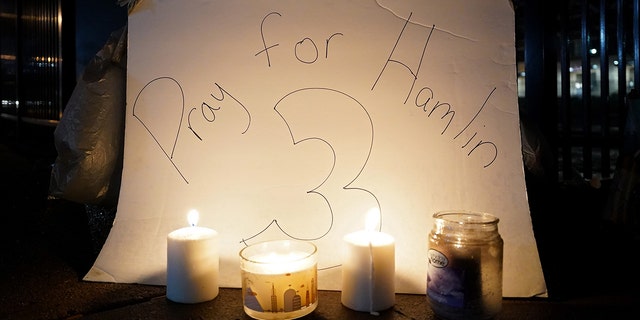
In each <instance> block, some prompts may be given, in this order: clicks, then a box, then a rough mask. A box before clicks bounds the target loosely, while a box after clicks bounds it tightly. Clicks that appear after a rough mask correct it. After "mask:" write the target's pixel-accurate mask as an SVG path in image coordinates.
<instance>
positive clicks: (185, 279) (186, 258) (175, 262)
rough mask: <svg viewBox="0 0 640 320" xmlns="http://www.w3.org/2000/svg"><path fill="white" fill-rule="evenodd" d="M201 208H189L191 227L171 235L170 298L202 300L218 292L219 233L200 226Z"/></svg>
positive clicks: (168, 264)
mask: <svg viewBox="0 0 640 320" xmlns="http://www.w3.org/2000/svg"><path fill="white" fill-rule="evenodd" d="M197 221H198V212H197V211H191V212H189V224H190V226H189V227H185V228H181V229H178V230H175V231H172V232H171V233H169V235H168V236H167V298H168V299H169V300H171V301H174V302H179V303H198V302H204V301H209V300H212V299H214V298H215V297H217V296H218V291H219V289H218V273H219V272H218V271H219V253H218V233H217V232H216V231H215V230H213V229H209V228H204V227H198V226H196V224H197Z"/></svg>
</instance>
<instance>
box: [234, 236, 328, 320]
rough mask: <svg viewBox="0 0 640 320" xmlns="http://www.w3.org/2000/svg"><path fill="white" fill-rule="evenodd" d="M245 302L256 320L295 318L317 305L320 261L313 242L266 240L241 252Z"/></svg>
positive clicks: (246, 311) (307, 312) (246, 309)
mask: <svg viewBox="0 0 640 320" xmlns="http://www.w3.org/2000/svg"><path fill="white" fill-rule="evenodd" d="M240 257H241V261H240V270H241V277H242V303H243V306H244V311H245V313H246V314H247V315H249V316H250V317H252V318H255V319H265V320H266V319H295V318H300V317H302V316H305V315H307V314H309V313H311V312H312V311H313V310H315V309H316V307H317V305H318V285H317V279H318V267H317V264H318V258H317V252H316V247H315V245H313V244H312V243H309V242H304V241H294V240H281V241H267V242H262V243H259V244H255V245H251V246H248V247H246V248H244V249H242V250H241V251H240Z"/></svg>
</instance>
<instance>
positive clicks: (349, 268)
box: [341, 209, 395, 313]
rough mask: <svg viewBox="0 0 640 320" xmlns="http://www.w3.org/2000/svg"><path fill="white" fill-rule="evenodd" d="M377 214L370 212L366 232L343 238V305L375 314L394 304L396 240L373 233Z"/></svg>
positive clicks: (377, 232)
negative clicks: (344, 247) (344, 244)
mask: <svg viewBox="0 0 640 320" xmlns="http://www.w3.org/2000/svg"><path fill="white" fill-rule="evenodd" d="M379 221H380V211H379V210H377V209H372V210H371V211H369V214H368V216H367V223H366V228H365V230H361V231H356V232H353V233H350V234H348V235H346V236H345V237H344V241H345V243H346V250H345V255H344V258H343V261H342V296H341V301H342V304H343V305H344V306H346V307H348V308H350V309H353V310H356V311H367V312H371V313H376V312H377V311H381V310H385V309H388V308H390V307H392V306H393V305H394V304H395V239H394V238H393V237H392V236H390V235H389V234H386V233H383V232H379V231H376V227H377V225H378V223H379Z"/></svg>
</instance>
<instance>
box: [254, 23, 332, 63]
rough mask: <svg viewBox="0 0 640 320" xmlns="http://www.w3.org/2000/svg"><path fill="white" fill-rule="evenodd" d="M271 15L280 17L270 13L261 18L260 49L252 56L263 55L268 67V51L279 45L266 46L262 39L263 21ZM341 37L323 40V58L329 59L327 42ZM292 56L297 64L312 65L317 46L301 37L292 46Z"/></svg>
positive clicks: (306, 38)
mask: <svg viewBox="0 0 640 320" xmlns="http://www.w3.org/2000/svg"><path fill="white" fill-rule="evenodd" d="M272 15H278V16H280V17H281V16H282V15H281V14H280V13H279V12H270V13H269V14H267V15H266V16H264V18H262V23H260V36H261V38H262V49H261V50H260V51H258V52H257V53H256V54H255V55H254V56H256V57H257V56H258V55H259V54H262V53H264V54H265V55H266V57H267V66H269V67H271V56H270V55H269V50H271V49H272V48H275V47H277V46H279V45H280V44H279V43H275V44H272V45H269V46H267V42H266V40H265V38H264V29H265V28H264V27H265V21H266V20H267V18H269V17H270V16H272ZM342 35H343V34H342V33H340V32H336V33H334V34H332V35H331V36H329V37H328V38H327V39H325V50H324V52H325V58H329V42H330V41H331V40H332V39H333V37H335V36H342ZM293 56H294V57H295V58H296V60H298V61H299V62H302V63H304V64H313V63H315V62H316V61H318V57H319V50H318V45H317V44H316V42H315V41H314V40H313V39H311V38H309V37H303V38H302V39H300V40H298V41H297V42H296V43H295V44H294V45H293Z"/></svg>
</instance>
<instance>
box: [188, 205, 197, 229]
mask: <svg viewBox="0 0 640 320" xmlns="http://www.w3.org/2000/svg"><path fill="white" fill-rule="evenodd" d="M199 219H200V214H199V213H198V210H196V209H191V211H189V214H188V215H187V221H189V225H190V226H192V227H195V226H196V225H197V224H198V220H199Z"/></svg>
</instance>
